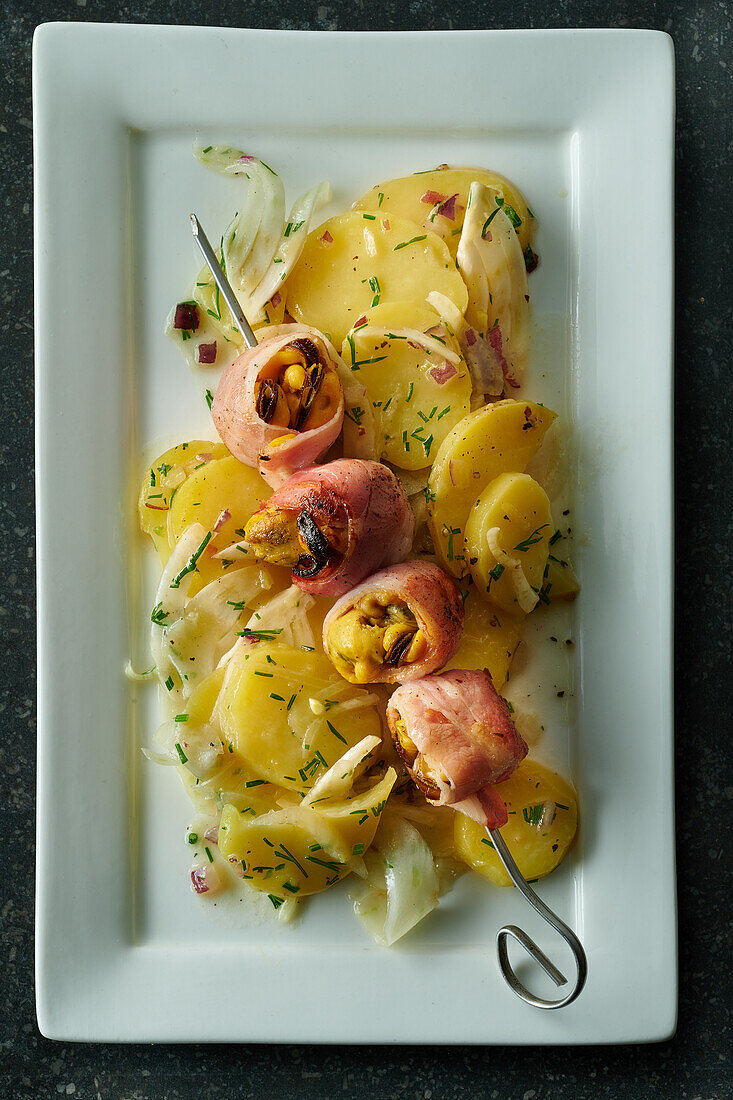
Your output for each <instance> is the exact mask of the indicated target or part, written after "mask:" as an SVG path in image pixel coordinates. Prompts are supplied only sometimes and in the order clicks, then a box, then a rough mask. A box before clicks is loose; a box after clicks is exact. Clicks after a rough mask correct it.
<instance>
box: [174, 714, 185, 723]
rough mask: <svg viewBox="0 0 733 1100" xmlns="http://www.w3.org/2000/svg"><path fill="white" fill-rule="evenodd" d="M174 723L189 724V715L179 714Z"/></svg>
mask: <svg viewBox="0 0 733 1100" xmlns="http://www.w3.org/2000/svg"><path fill="white" fill-rule="evenodd" d="M173 721H174V722H187V721H188V715H187V714H177V715H176V716H175V718H174V719H173Z"/></svg>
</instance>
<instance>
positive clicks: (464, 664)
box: [445, 585, 524, 691]
mask: <svg viewBox="0 0 733 1100" xmlns="http://www.w3.org/2000/svg"><path fill="white" fill-rule="evenodd" d="M463 606H464V611H465V619H464V623H463V635H462V637H461V644H460V646H459V648H458V652H457V653H456V655H455V657H453V659H452V660H450V661H449V662H448V664H447V665H446V666H445V667H446V668H447V669H448V668H487V669H488V670H489V672H490V673H491V679H492V680H493V681H494V687H495V688H496V690H497V691H501V688H502V686H503V685H504V683H505V682H506V678H507V673H508V672H509V665H510V664H511V662H512V657H513V656H514V651H515V650H516V648H517V646H518V644H519V634H520V631H521V628H522V620H523V618H524V616H523V615H506V614H504V613H503V612H500V613H497V612H496V610H495V609H494V608H493V607H491V606H490V605H489V604H487V603H486V601H485V600H484V599H482V598H481V596H480V595H479V593H478V592H476V590H475V588H474V586H473V585H472V586H471V588H470V589H469V591H468V595H467V597H466V601H465V603H464V605H463Z"/></svg>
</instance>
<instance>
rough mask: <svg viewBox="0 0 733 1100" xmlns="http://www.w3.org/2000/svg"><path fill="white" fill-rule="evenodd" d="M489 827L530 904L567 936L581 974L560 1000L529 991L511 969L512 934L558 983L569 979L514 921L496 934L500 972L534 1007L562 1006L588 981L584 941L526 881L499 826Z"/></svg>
mask: <svg viewBox="0 0 733 1100" xmlns="http://www.w3.org/2000/svg"><path fill="white" fill-rule="evenodd" d="M486 831H487V833H488V834H489V836H490V837H491V842H492V844H493V845H494V847H495V848H496V852H497V855H498V856H499V859H500V860H501V862H502V863H503V864H504V868H505V870H506V872H507V874H508V875H509V877H510V879H511V880H512V882H513V883H514V885H515V886H516V887H517V889H518V890H520V891H521V892H522V893H523V894H524V896H525V898H526V899H527V901H528V902H529V904H530V905H531V906H532V907H533V908H534V909H536V911H537V912H538V913H539V915H540V916H541V917H542V919H543V920H546V921H547V923H548V924H549V925H551V926H552V927H553V928H554V929H555V931H556V932H559V934H560V935H561V936H562V938H563V939H564V940H565V942H566V943H567V945H568V947H569V948H570V950H571V951H572V953H573V956H574V957H575V962H576V965H577V967H578V976H577V978H576V980H575V985H574V986H573V988H572V989H571V990H570V992H569V993H566V994H565V996H564V997H561V998H560V1000H557V1001H547V1000H544V999H543V998H542V997H535V995H534V993H530V991H529V990H528V989H527V987H526V986H524V985H523V984H522V982H520V980H519V978H518V977H517V975H516V974H515V973H514V971H513V969H512V964H511V963H510V962H509V952H508V951H507V940H508V938H509V937H510V936H511V937H512V939H515V940H516V941H517V943H520V944H521V945H522V947H523V948H524V950H525V951H526V952H527V953H528V954H529V955H531V956H532V958H533V959H534V960H535V962H537V963H539V965H540V966H541V967H542V969H543V970H544V971H545V973H546V974H548V975H549V976H550V977H551V978H552V980H553V982H554V983H555V985H557V986H561V985H567V982H568V980H567V978H566V977H565V975H564V974H563V973H562V972H561V971H560V970H558V969H557V967H556V966H555V964H554V963H552V962H551V961H550V959H548V957H547V955H546V954H545V953H544V951H542V950H541V949H540V948H539V947H538V946H537V944H536V943H535V942H534V940H533V939H531V938H530V937H529V936H528V935H527V933H526V932H523V931H522V929H521V928H517V926H516V925H515V924H507V925H505V926H504V928H500V929H499V931H498V933H497V935H496V945H497V948H498V952H499V966H500V967H501V972H502V974H503V975H504V978H505V979H506V981H507V983H508V984H509V986H510V987H511V989H513V990H514V992H515V993H516V995H517V996H518V997H521V999H522V1000H523V1001H526V1002H527V1004H530V1005H533V1006H534V1007H535V1008H563V1006H564V1005H569V1004H570V1003H571V1001H574V1000H575V998H576V997H577V996H578V994H579V993H580V991H581V990H582V988H583V986H584V985H585V980H586V978H587V977H588V960H587V959H586V957H585V951H584V950H583V945H582V943H581V942H580V940H579V939H578V937H577V936H576V935H575V933H574V932H573V930H572V929H571V928H568V926H567V924H565V922H564V921H561V920H560V918H559V917H558V916H557V915H556V914H555V913H553V911H552V909H550V908H549V907H548V906H547V905H545V903H544V901H542V899H541V898H540V897H538V896H537V894H535V892H534V890H533V889H532V887H531V886H530V885H529V883H528V882H527V881H526V879H525V878H524V876H523V875H522V872H521V871H520V870H519V868H518V867H517V865H516V863H515V862H514V860H513V858H512V855H511V853H510V851H509V849H508V848H507V846H506V843H505V841H504V837H503V836H502V835H501V833H500V832H499V830H498V829H487V830H486Z"/></svg>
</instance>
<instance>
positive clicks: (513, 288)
mask: <svg viewBox="0 0 733 1100" xmlns="http://www.w3.org/2000/svg"><path fill="white" fill-rule="evenodd" d="M499 198H500V196H499V194H498V192H497V191H496V190H494V189H493V188H491V187H486V186H484V185H483V184H480V183H477V182H474V183H472V184H471V190H470V196H469V202H468V209H467V210H466V218H465V221H464V223H463V230H462V232H461V239H460V242H459V244H458V253H457V263H458V268H459V270H460V272H461V274H462V275H463V278H464V281H465V283H466V285H467V287H468V309H467V311H466V318H467V320H468V323H469V324H470V325H472V326H473V328H475V329H477V331H479V332H483V333H488V331H489V330H490V329H491V328H492V326H493V325H494V323H495V322H498V325H499V328H500V330H501V333H502V337H503V342H504V356H505V358H506V359H507V361H508V363H509V366H510V369H511V371H514V372H517V373H521V370H522V369H523V367H524V366H525V363H526V359H527V352H528V324H529V293H528V287H527V268H526V265H525V262H524V254H523V252H522V248H521V245H520V244H519V238H518V237H517V234H516V231H515V229H514V226H513V225H512V223H511V222H510V220H509V218H508V217H507V215H506V214H505V213H504V210H503V209H502V207H501V205H500V204H499V202H498V199H499Z"/></svg>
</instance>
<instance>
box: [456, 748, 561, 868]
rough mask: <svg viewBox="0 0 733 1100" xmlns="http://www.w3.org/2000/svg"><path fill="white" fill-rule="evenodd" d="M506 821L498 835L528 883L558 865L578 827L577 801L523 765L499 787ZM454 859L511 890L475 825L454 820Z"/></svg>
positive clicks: (550, 776) (554, 778)
mask: <svg viewBox="0 0 733 1100" xmlns="http://www.w3.org/2000/svg"><path fill="white" fill-rule="evenodd" d="M496 789H497V791H498V792H499V794H500V795H501V797H502V798H503V799H504V802H505V803H506V807H507V813H508V815H509V820H508V821H507V823H506V825H504V826H503V827H502V829H501V835H502V836H503V838H504V840H505V841H506V845H507V847H508V849H509V851H510V852H511V854H512V855H513V856H514V859H515V860H516V863H517V866H518V867H519V870H520V871H521V872H522V874H523V875H524V877H525V878H526V879H528V880H529V881H530V882H532V881H534V880H535V879H538V878H542V877H543V876H544V875H549V873H550V871H554V870H555V868H556V867H557V865H558V864H559V863H560V862H561V861H562V860H563V859H564V857H565V855H566V853H567V851H568V848H569V847H570V845H571V844H572V842H573V838H574V836H575V832H576V830H577V827H578V801H577V797H576V794H575V791H574V790H573V788H572V787H571V786H570V784H569V783H568V782H567V781H566V780H565V779H562V778H561V776H559V775H557V774H556V773H555V772H552V771H550V770H549V768H545V767H543V766H542V764H535V763H533V762H532V761H531V760H523V761H522V763H521V764H520V765H519V767H518V768H517V770H516V771H515V772H514V774H513V775H511V776H510V777H509V779H507V780H506V781H505V782H504V783H499V784H498V786H497V788H496ZM455 842H456V849H457V851H458V854H459V855H460V857H461V858H462V859H464V860H465V861H466V863H467V864H468V865H469V867H471V868H472V869H473V870H474V871H478V873H479V874H480V875H483V877H484V878H487V879H488V880H489V882H493V883H494V885H495V886H511V885H512V883H511V879H510V878H509V875H508V874H507V873H506V871H505V870H504V867H503V866H502V863H501V861H500V859H499V857H498V855H497V854H496V849H495V848H494V846H493V844H492V843H491V840H490V838H489V837H488V836H487V835H486V830H485V829H483V828H482V827H481V826H480V825H479V824H477V822H475V821H471V820H470V819H469V818H467V817H465V816H464V815H463V814H456V821H455Z"/></svg>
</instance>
